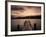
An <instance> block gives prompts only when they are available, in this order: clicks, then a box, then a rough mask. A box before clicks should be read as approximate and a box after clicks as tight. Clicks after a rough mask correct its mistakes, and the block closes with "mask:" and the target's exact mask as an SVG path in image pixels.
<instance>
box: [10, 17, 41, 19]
mask: <svg viewBox="0 0 46 37" xmlns="http://www.w3.org/2000/svg"><path fill="white" fill-rule="evenodd" d="M11 19H41V16H25V17H14V16H11Z"/></svg>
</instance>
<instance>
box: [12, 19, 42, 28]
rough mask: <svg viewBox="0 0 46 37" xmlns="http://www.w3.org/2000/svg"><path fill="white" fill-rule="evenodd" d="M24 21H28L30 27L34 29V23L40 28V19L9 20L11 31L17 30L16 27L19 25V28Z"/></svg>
mask: <svg viewBox="0 0 46 37" xmlns="http://www.w3.org/2000/svg"><path fill="white" fill-rule="evenodd" d="M26 20H27V21H28V20H29V21H30V23H31V25H32V27H34V23H36V26H37V28H40V26H41V19H12V20H11V26H12V29H15V28H17V25H18V24H19V25H21V26H23V25H24V22H25V21H26Z"/></svg>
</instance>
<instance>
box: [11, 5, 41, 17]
mask: <svg viewBox="0 0 46 37" xmlns="http://www.w3.org/2000/svg"><path fill="white" fill-rule="evenodd" d="M11 15H12V16H14V17H25V16H39V15H41V7H38V6H15V5H12V6H11Z"/></svg>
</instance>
